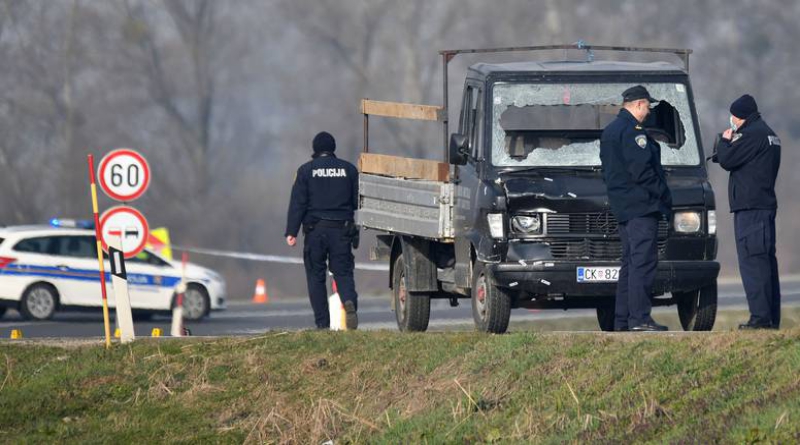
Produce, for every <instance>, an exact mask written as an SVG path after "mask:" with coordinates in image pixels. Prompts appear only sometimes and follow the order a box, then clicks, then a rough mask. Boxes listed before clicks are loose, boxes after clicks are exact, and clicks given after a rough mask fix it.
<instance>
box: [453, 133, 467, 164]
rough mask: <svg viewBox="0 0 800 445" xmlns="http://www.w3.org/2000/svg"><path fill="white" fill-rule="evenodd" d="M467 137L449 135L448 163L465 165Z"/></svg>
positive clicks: (457, 134)
mask: <svg viewBox="0 0 800 445" xmlns="http://www.w3.org/2000/svg"><path fill="white" fill-rule="evenodd" d="M467 145H468V141H467V137H466V136H465V135H463V134H460V133H453V134H452V135H450V163H451V164H453V165H464V164H466V163H467V156H468V155H467Z"/></svg>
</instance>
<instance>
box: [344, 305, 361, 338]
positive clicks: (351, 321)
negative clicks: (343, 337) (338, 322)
mask: <svg viewBox="0 0 800 445" xmlns="http://www.w3.org/2000/svg"><path fill="white" fill-rule="evenodd" d="M344 312H345V319H344V322H345V325H346V326H347V330H348V331H352V330H355V329H358V315H357V314H356V305H355V304H354V303H353V302H352V301H346V302H345V303H344Z"/></svg>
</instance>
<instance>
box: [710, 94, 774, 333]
mask: <svg viewBox="0 0 800 445" xmlns="http://www.w3.org/2000/svg"><path fill="white" fill-rule="evenodd" d="M730 112H731V117H730V125H731V127H730V128H729V129H727V130H725V133H723V135H722V138H721V139H720V141H719V143H718V144H717V147H716V156H715V157H714V158H713V160H714V161H715V162H719V165H720V166H722V168H724V169H725V170H727V171H729V172H730V178H729V180H728V200H729V201H730V206H731V212H732V213H733V215H734V220H733V222H734V232H735V234H736V253H737V254H738V257H739V272H740V273H741V275H742V284H743V285H744V290H745V294H747V305H748V306H749V308H750V319H749V320H748V321H747V323H744V324H741V325H739V329H778V327H780V323H781V291H780V282H779V279H778V260H777V259H776V257H775V214H776V212H777V209H778V201H777V199H776V198H775V180H776V179H777V177H778V168H779V167H780V164H781V140H780V139H778V137H777V136H776V135H775V132H774V131H772V129H771V128H770V127H769V125H767V123H766V122H765V121H764V119H762V118H761V114H759V112H758V106H757V105H756V101H755V99H753V97H752V96H750V95H748V94H745V95H744V96H742V97H740V98H738V99H736V100H735V101H734V102H733V104H731V108H730Z"/></svg>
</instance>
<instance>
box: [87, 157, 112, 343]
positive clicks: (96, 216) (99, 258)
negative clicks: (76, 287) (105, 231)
mask: <svg viewBox="0 0 800 445" xmlns="http://www.w3.org/2000/svg"><path fill="white" fill-rule="evenodd" d="M88 162H89V184H90V188H91V193H92V212H93V213H94V231H95V238H96V239H97V261H98V263H100V290H101V292H102V296H103V323H104V324H105V331H106V348H110V347H111V325H110V324H109V320H108V296H107V295H106V271H105V267H104V265H103V246H102V243H101V240H102V239H103V237H102V236H101V235H100V215H99V211H98V206H97V184H96V183H95V182H94V177H95V175H94V156H93V155H89V158H88Z"/></svg>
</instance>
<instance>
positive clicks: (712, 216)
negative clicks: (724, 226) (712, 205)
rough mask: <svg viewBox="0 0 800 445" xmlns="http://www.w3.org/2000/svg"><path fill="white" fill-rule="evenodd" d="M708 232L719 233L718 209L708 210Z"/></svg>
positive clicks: (711, 233)
mask: <svg viewBox="0 0 800 445" xmlns="http://www.w3.org/2000/svg"><path fill="white" fill-rule="evenodd" d="M708 234H709V235H716V234H717V211H716V210H709V211H708Z"/></svg>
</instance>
